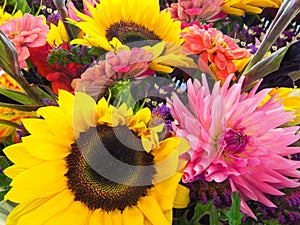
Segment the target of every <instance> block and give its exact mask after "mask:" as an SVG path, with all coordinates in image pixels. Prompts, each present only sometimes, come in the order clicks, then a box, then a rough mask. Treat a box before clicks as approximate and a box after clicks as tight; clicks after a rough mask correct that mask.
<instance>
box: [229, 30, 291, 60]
mask: <svg viewBox="0 0 300 225" xmlns="http://www.w3.org/2000/svg"><path fill="white" fill-rule="evenodd" d="M239 28H240V27H239V24H236V25H235V26H234V28H233V31H231V32H228V34H227V35H228V36H230V37H232V38H234V39H235V40H236V42H237V44H238V45H239V46H240V47H243V48H247V49H251V51H250V53H251V54H255V53H256V51H257V49H258V47H259V45H260V43H261V41H262V40H263V37H264V35H265V30H266V28H265V27H264V25H263V24H259V25H256V26H250V27H247V26H244V27H243V28H242V30H240V29H239ZM296 36H297V34H296V32H294V31H293V30H292V29H291V30H289V29H288V30H285V31H283V32H282V33H281V35H280V36H279V37H278V39H277V40H276V42H275V43H274V44H273V46H272V49H271V51H272V52H274V51H276V50H278V49H279V48H282V47H284V46H286V45H288V44H289V43H290V42H291V41H292V40H293V39H295V38H296Z"/></svg>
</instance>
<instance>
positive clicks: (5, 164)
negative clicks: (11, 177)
mask: <svg viewBox="0 0 300 225" xmlns="http://www.w3.org/2000/svg"><path fill="white" fill-rule="evenodd" d="M8 166H9V163H8V161H7V159H6V158H5V157H4V156H0V167H1V169H2V170H3V169H5V168H7V167H8Z"/></svg>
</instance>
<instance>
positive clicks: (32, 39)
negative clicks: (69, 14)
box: [0, 13, 49, 68]
mask: <svg viewBox="0 0 300 225" xmlns="http://www.w3.org/2000/svg"><path fill="white" fill-rule="evenodd" d="M0 29H1V30H2V31H3V32H4V33H5V34H6V36H7V37H8V38H9V39H10V41H11V42H12V43H13V45H14V46H15V48H16V51H17V53H18V59H19V64H20V66H21V67H22V68H25V67H26V62H25V60H26V59H27V58H28V57H29V56H30V53H29V50H28V48H30V47H41V46H44V45H45V44H46V36H47V34H48V32H49V27H48V26H47V25H46V23H45V21H44V19H43V17H41V16H36V17H35V16H33V15H31V14H27V13H26V14H24V15H23V17H20V18H16V19H12V20H8V21H7V22H6V23H3V24H2V25H1V26H0Z"/></svg>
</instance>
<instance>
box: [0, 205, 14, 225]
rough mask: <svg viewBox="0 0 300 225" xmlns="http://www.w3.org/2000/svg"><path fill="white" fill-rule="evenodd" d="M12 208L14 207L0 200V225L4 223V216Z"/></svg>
mask: <svg viewBox="0 0 300 225" xmlns="http://www.w3.org/2000/svg"><path fill="white" fill-rule="evenodd" d="M13 208H14V207H13V206H12V205H10V204H8V203H7V202H4V201H1V202H0V225H5V220H6V217H7V215H8V214H9V212H10V211H11V210H12V209H13Z"/></svg>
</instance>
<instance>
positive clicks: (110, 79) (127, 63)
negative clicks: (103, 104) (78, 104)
mask: <svg viewBox="0 0 300 225" xmlns="http://www.w3.org/2000/svg"><path fill="white" fill-rule="evenodd" d="M152 58H153V54H152V53H150V52H147V51H146V50H144V49H141V48H133V49H131V50H129V49H128V50H127V49H122V50H119V51H118V52H117V53H115V52H113V51H111V52H108V53H106V60H101V61H99V62H98V63H97V64H96V65H94V66H92V67H90V68H89V69H87V70H86V71H85V72H84V73H83V74H82V75H81V78H80V79H75V80H73V82H72V86H73V88H74V89H75V91H83V90H84V91H85V92H86V93H88V94H89V95H91V96H93V97H98V96H99V95H103V94H104V93H105V91H106V90H107V88H108V87H110V86H111V85H112V84H114V83H115V82H116V81H118V80H122V79H126V78H136V79H137V78H142V77H143V76H145V74H147V75H152V74H153V71H151V70H150V69H149V65H150V63H151V62H152Z"/></svg>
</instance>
